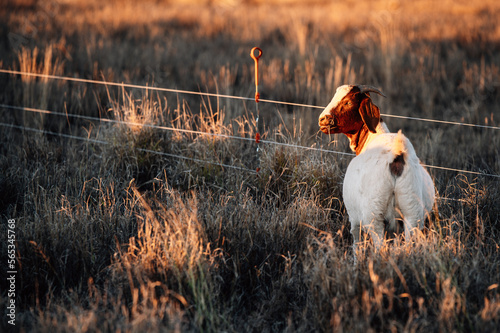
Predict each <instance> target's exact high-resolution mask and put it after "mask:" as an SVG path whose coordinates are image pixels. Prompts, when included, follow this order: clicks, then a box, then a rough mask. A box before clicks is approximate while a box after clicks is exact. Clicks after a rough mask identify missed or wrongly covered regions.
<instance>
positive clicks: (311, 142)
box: [0, 0, 500, 332]
mask: <svg viewBox="0 0 500 333" xmlns="http://www.w3.org/2000/svg"><path fill="white" fill-rule="evenodd" d="M175 3H176V4H174V1H162V0H159V1H152V0H151V1H145V2H135V1H126V0H114V1H109V2H102V1H36V0H33V1H17V0H11V1H9V2H8V3H7V5H6V6H3V8H0V16H1V18H2V19H1V20H0V67H1V68H11V69H15V70H23V71H30V72H37V73H45V74H55V75H66V76H71V77H80V78H86V79H98V80H102V79H104V80H108V81H113V82H126V83H135V84H142V85H150V86H151V85H154V86H160V87H166V88H179V89H183V90H194V91H209V92H219V93H224V94H232V95H237V96H248V97H252V96H253V93H254V91H253V89H254V86H253V61H252V59H251V58H250V56H249V51H250V49H251V48H252V47H253V46H259V47H261V48H262V49H263V51H264V55H263V57H262V58H261V65H260V73H261V87H260V93H261V98H266V99H274V100H281V101H289V102H297V103H307V104H314V105H326V104H327V103H328V102H329V100H330V99H331V97H332V96H333V93H334V91H335V89H336V87H337V86H338V85H340V84H343V83H363V84H371V85H374V86H378V87H380V88H381V89H382V91H383V92H384V93H385V94H386V95H387V96H388V97H387V98H386V99H383V98H381V97H374V102H375V104H377V105H378V106H379V107H380V109H381V112H382V113H384V114H395V115H406V116H415V117H424V118H432V119H441V120H450V121H463V122H469V123H476V124H487V125H493V126H499V125H498V117H499V114H498V106H499V105H500V69H499V68H500V23H499V22H498V17H499V16H500V4H499V3H498V1H482V2H472V1H469V2H465V1H451V0H444V1H440V2H434V1H343V2H338V3H337V2H335V3H330V2H327V1H311V2H305V3H304V2H299V1H283V0H282V1H271V2H267V1H265V2H264V1H222V0H220V1H217V0H216V1H204V2H203V3H202V4H200V3H199V2H195V1H192V0H191V1H183V2H182V3H181V4H179V3H178V2H175ZM0 83H1V84H0V86H1V87H2V92H1V93H0V103H1V104H8V105H17V106H26V107H33V108H40V109H48V110H54V111H58V112H67V113H68V114H78V115H85V116H92V117H99V116H101V117H107V118H113V119H117V120H124V121H133V122H138V123H142V124H156V125H164V126H169V127H176V128H183V129H194V130H200V131H205V132H209V133H218V134H230V135H235V136H242V137H250V138H251V137H254V136H255V134H256V123H255V117H254V109H255V105H254V103H253V102H242V101H235V100H227V99H223V98H219V99H217V98H207V97H199V96H188V95H182V94H178V95H174V94H169V93H157V92H154V93H153V92H151V91H146V90H139V89H121V88H120V89H118V88H116V87H107V88H106V87H102V86H97V85H89V84H81V83H75V82H64V81H54V80H48V79H35V78H30V77H26V76H22V77H21V76H14V75H5V74H0ZM259 108H260V114H261V118H262V120H261V121H262V122H263V124H264V134H263V137H264V138H265V139H267V140H273V141H279V142H284V143H293V144H300V145H303V146H308V147H323V148H328V149H332V150H338V151H343V152H347V151H348V145H347V140H346V139H345V138H343V137H340V136H338V137H337V136H331V137H328V136H324V135H319V133H318V130H319V129H318V127H317V119H318V115H319V112H320V110H317V109H308V108H301V107H290V106H286V107H285V106H276V105H273V104H265V103H260V105H259ZM0 111H1V117H2V120H1V122H2V123H11V124H15V125H19V126H26V127H30V128H36V129H43V130H46V131H51V132H57V133H64V134H69V135H75V136H81V137H89V138H93V139H98V140H101V141H105V142H106V144H98V143H91V142H86V141H78V140H71V139H67V138H62V137H58V136H54V135H45V134H40V133H32V132H29V131H20V130H18V129H12V128H8V127H1V130H0V142H1V144H0V170H1V172H0V215H1V218H2V223H1V224H0V230H1V231H2V234H4V235H7V232H6V230H7V224H6V221H7V219H16V227H17V229H16V239H17V243H16V246H17V249H18V251H17V255H16V257H17V268H18V276H17V281H16V282H17V285H16V288H17V305H18V308H17V328H19V329H20V330H21V331H40V332H74V331H82V332H83V331H91V332H94V331H127V332H129V331H130V332H147V331H163V330H179V331H218V332H219V331H330V330H333V331H336V332H342V331H346V332H367V331H368V332H375V331H377V332H380V331H391V332H394V331H442V332H450V331H464V332H470V331H479V332H493V331H498V327H500V293H499V286H498V284H499V283H500V281H499V276H500V249H499V243H498V240H499V239H500V205H499V204H498V202H499V201H500V186H499V180H498V179H496V178H494V177H484V176H472V175H467V174H459V173H456V172H451V171H444V170H438V169H430V173H431V175H432V177H433V179H434V181H435V184H436V189H437V192H438V195H439V197H440V199H439V200H438V204H437V207H436V212H435V216H434V218H433V221H431V223H430V225H429V227H428V230H427V231H426V233H425V234H424V235H420V236H418V237H415V238H414V239H411V240H406V241H405V240H403V239H401V238H400V237H396V238H395V239H393V240H391V241H390V242H388V243H387V245H386V246H384V248H383V250H382V251H381V252H380V253H375V252H374V251H372V249H371V246H370V245H369V243H368V242H367V245H366V246H365V247H363V249H364V252H363V253H361V254H360V256H359V257H358V263H357V265H353V262H352V253H351V250H350V245H351V244H352V238H351V236H350V235H349V232H348V230H349V222H348V219H347V215H346V212H345V209H344V208H343V205H342V197H341V185H340V184H341V182H342V179H343V172H344V171H345V168H346V166H347V164H348V162H349V157H347V156H343V155H336V154H331V153H324V152H320V151H313V150H303V149H300V148H295V147H290V146H277V145H270V144H267V145H261V146H260V151H259V153H257V151H256V148H257V147H256V146H255V144H253V143H251V142H247V141H238V140H234V139H226V138H220V137H214V136H201V135H196V134H192V133H179V132H173V131H161V130H157V129H153V128H150V127H143V126H126V125H124V124H117V123H114V124H113V123H98V122H91V121H88V120H83V119H75V118H71V117H59V116H53V115H43V117H42V116H41V115H40V114H36V113H33V112H29V111H23V112H20V111H19V110H10V109H4V108H2V109H0ZM385 121H386V123H387V124H388V126H389V128H390V129H392V130H393V131H397V130H398V129H399V128H402V129H403V132H404V133H405V135H406V136H407V137H408V138H410V140H411V141H412V143H413V144H414V146H415V149H416V151H417V152H418V155H419V157H420V158H421V159H422V161H423V162H424V163H426V164H430V165H437V166H446V167H451V168H457V169H464V170H474V171H482V172H486V173H490V174H497V175H498V174H500V152H499V148H498V147H500V132H499V131H498V130H493V129H479V128H465V127H461V126H451V125H442V124H434V123H426V122H419V121H412V120H408V119H396V118H389V117H387V118H385ZM150 150H154V151H160V152H163V153H170V154H174V155H182V156H185V157H188V158H191V159H198V160H203V161H206V162H193V161H192V160H185V159H179V158H174V157H169V156H167V155H159V154H154V153H152V152H150ZM217 163H224V164H229V165H234V166H238V167H242V168H247V169H252V170H255V168H256V167H257V166H259V167H260V172H259V176H256V175H255V174H253V173H250V172H247V171H242V170H238V169H231V168H221V167H219V166H217V165H215V164H217ZM1 244H2V245H1V246H0V251H1V252H0V253H1V254H0V258H1V259H2V262H6V254H7V247H6V244H5V243H4V242H2V243H1ZM4 271H5V269H4ZM0 286H1V290H2V291H1V298H0V304H1V308H2V309H5V306H6V305H7V301H8V298H7V295H6V292H5V290H6V289H7V288H6V286H7V282H6V280H5V279H3V278H2V281H1V282H0ZM0 327H1V330H2V331H5V330H6V329H10V328H11V327H10V326H9V325H8V324H7V320H6V319H5V316H4V319H2V321H1V323H0Z"/></svg>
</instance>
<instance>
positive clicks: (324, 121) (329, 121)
mask: <svg viewBox="0 0 500 333" xmlns="http://www.w3.org/2000/svg"><path fill="white" fill-rule="evenodd" d="M318 125H319V129H320V130H321V132H323V133H325V134H331V133H333V132H334V130H335V127H336V125H335V119H334V118H333V116H332V115H331V114H322V115H321V116H320V117H319V121H318Z"/></svg>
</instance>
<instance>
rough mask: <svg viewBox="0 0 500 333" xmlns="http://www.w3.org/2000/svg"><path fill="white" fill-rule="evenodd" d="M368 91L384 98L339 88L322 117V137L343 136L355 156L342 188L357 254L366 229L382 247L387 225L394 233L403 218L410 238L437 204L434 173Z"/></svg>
mask: <svg viewBox="0 0 500 333" xmlns="http://www.w3.org/2000/svg"><path fill="white" fill-rule="evenodd" d="M370 92H374V93H377V94H379V95H381V96H384V94H382V92H381V91H380V90H378V89H376V88H374V87H370V86H362V85H359V86H356V85H344V86H341V87H339V88H338V89H337V91H336V93H335V96H334V97H333V99H332V101H331V102H330V104H328V106H327V107H326V108H325V110H324V111H323V112H322V113H321V115H320V116H319V127H320V129H321V131H322V132H323V133H326V134H333V133H344V134H345V135H346V136H347V137H348V138H349V141H350V146H351V149H352V150H353V151H354V152H356V157H355V158H354V159H353V160H352V161H351V163H350V164H349V166H348V167H347V171H346V173H345V178H344V187H343V196H344V204H345V206H346V208H347V212H348V214H349V220H350V222H351V234H352V236H353V237H354V253H355V254H356V248H357V245H358V243H359V240H360V234H361V230H362V229H363V230H364V231H367V232H368V233H369V234H370V235H371V237H372V240H373V243H374V245H375V248H376V249H378V248H380V246H381V245H382V244H383V241H384V230H385V227H386V224H389V228H390V229H392V230H395V228H396V219H402V220H403V223H404V231H405V239H407V240H408V239H409V238H410V236H411V234H412V232H413V230H414V229H415V228H419V229H422V228H423V227H424V221H425V218H426V216H427V214H429V213H430V212H431V210H432V206H433V205H434V184H433V181H432V179H431V177H430V175H429V174H428V173H427V171H426V170H425V169H424V168H423V167H422V165H421V164H420V161H419V159H418V157H417V155H416V153H415V149H414V148H413V146H412V144H411V143H410V141H409V140H408V139H407V138H406V137H405V136H404V135H403V134H402V133H401V131H399V132H398V133H390V132H389V129H388V128H387V126H386V125H385V123H384V122H383V121H382V119H380V110H379V108H378V107H377V106H376V105H375V104H373V103H372V100H371V98H370V94H369V93H370ZM384 97H385V96H384Z"/></svg>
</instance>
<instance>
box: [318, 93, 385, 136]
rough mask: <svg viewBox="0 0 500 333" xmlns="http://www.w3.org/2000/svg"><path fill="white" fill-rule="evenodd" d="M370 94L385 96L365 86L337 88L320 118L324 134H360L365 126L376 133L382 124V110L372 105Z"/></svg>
mask: <svg viewBox="0 0 500 333" xmlns="http://www.w3.org/2000/svg"><path fill="white" fill-rule="evenodd" d="M370 92H375V93H377V94H379V95H381V96H384V97H385V95H384V94H383V93H382V92H381V91H380V90H378V89H377V88H374V87H371V86H364V85H344V86H340V87H338V88H337V91H336V92H335V96H333V99H332V101H331V102H330V104H328V106H327V107H326V108H325V110H323V112H322V113H321V115H320V116H319V128H320V129H321V131H322V132H323V133H326V134H333V133H344V134H346V135H348V136H349V135H353V134H356V133H359V132H360V131H361V129H362V128H363V126H364V125H366V127H367V128H368V130H369V131H370V132H373V133H375V131H376V128H377V125H378V123H379V122H380V110H379V108H378V107H377V106H376V105H375V104H373V103H372V101H371V98H370V94H369V93H370Z"/></svg>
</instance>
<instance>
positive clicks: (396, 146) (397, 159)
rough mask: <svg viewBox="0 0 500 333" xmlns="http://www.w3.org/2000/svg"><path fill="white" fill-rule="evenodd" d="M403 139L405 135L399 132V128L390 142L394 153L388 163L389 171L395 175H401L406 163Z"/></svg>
mask: <svg viewBox="0 0 500 333" xmlns="http://www.w3.org/2000/svg"><path fill="white" fill-rule="evenodd" d="M405 139H406V138H405V136H404V135H403V133H401V130H399V132H398V134H396V137H395V138H394V141H393V143H392V153H393V154H394V160H393V161H392V163H390V164H389V167H390V169H391V173H392V174H393V175H394V176H396V177H399V176H401V174H402V173H403V170H404V166H405V163H406V162H405V160H406V146H405Z"/></svg>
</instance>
